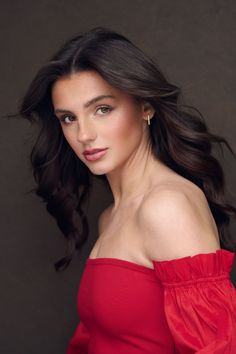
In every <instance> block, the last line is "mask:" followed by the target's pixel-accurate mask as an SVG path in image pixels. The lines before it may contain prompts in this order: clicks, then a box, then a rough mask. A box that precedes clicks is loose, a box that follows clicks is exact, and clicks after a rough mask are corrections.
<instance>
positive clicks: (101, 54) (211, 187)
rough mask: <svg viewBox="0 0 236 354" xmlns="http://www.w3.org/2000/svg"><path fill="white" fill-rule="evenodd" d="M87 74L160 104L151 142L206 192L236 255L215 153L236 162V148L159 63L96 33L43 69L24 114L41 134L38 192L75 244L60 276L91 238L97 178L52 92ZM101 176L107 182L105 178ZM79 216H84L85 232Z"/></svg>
mask: <svg viewBox="0 0 236 354" xmlns="http://www.w3.org/2000/svg"><path fill="white" fill-rule="evenodd" d="M86 70H96V71H97V72H98V73H99V74H100V75H101V76H102V77H103V78H104V79H105V80H106V81H107V82H108V83H109V84H110V85H112V86H114V87H116V88H118V89H121V90H123V91H125V92H127V93H129V94H131V95H133V96H134V97H135V98H136V99H138V100H146V101H147V102H149V103H150V104H151V105H152V106H153V108H154V109H155V115H154V117H153V118H152V119H151V122H150V123H151V124H150V140H151V146H152V151H153V153H154V155H155V156H156V157H157V158H158V159H159V160H160V161H162V162H163V163H165V164H166V165H167V166H168V167H170V168H171V169H172V170H174V171H176V172H177V173H178V174H179V175H181V176H183V177H185V178H187V179H189V180H190V181H192V182H193V183H195V184H196V185H197V186H198V187H200V188H201V189H202V191H203V192H204V194H205V196H206V198H207V201H208V203H209V207H210V209H211V212H212V214H213V217H214V219H215V222H216V224H217V227H218V230H219V236H220V243H221V247H222V248H226V249H228V250H231V251H235V243H234V242H233V239H232V237H231V235H230V233H229V222H230V217H231V216H234V217H235V216H236V208H235V207H234V206H232V205H231V204H229V203H228V202H227V201H226V197H225V190H224V189H225V179H224V173H223V170H222V167H221V165H220V163H219V161H218V160H217V159H216V158H215V157H213V155H212V146H213V143H218V144H219V145H220V143H224V144H225V145H226V146H227V147H228V149H229V150H230V151H231V153H232V154H233V155H234V156H235V154H234V152H233V151H232V149H231V147H230V145H229V144H228V142H227V141H226V139H224V138H223V137H221V136H218V135H214V134H212V133H210V132H209V130H208V128H207V125H206V123H205V121H204V118H203V117H202V115H201V113H200V112H199V111H198V110H197V109H196V108H194V107H191V106H188V105H185V104H183V103H181V98H182V93H181V90H180V88H179V87H177V86H176V85H173V84H171V83H170V82H168V81H167V79H166V78H165V77H164V75H163V74H162V72H161V71H160V69H159V67H158V64H157V63H156V61H155V60H154V59H153V58H150V57H148V56H147V55H146V54H144V53H143V52H142V51H141V50H140V49H139V48H137V47H136V46H135V45H134V44H133V43H132V42H131V41H130V40H128V39H127V38H125V37H124V36H123V35H121V34H119V33H117V32H114V31H112V30H110V29H107V28H104V27H96V28H93V29H91V30H90V31H88V32H85V33H83V34H80V35H77V36H76V37H74V38H72V39H70V40H69V41H67V42H66V43H65V44H64V45H63V46H62V47H61V48H60V50H59V51H58V52H57V53H56V54H55V55H54V56H53V57H52V58H51V59H50V60H49V61H48V62H47V63H46V64H45V65H44V66H43V67H42V68H41V69H40V70H39V71H38V73H37V74H36V76H35V77H34V79H33V81H32V82H31V84H30V86H29V88H28V90H27V92H26V94H25V95H24V97H23V99H22V102H21V106H20V108H19V114H20V115H21V116H22V117H24V118H26V119H27V120H29V121H30V122H37V123H38V124H39V125H40V128H41V129H40V133H39V135H38V138H37V141H36V142H35V145H34V146H33V149H32V151H31V155H30V161H31V164H32V167H33V174H34V178H35V181H36V183H37V188H35V189H33V191H35V193H36V194H37V195H38V196H39V197H41V198H42V199H43V201H44V202H45V203H46V208H47V211H48V212H49V213H50V214H51V215H52V216H53V217H54V218H55V219H56V222H57V225H58V227H59V229H60V230H61V231H62V233H63V234H64V236H65V238H66V241H67V242H66V244H67V247H66V252H65V256H64V257H63V258H62V259H60V260H59V261H57V262H56V263H55V264H54V266H55V269H56V271H59V270H64V269H66V268H67V267H68V265H69V264H70V262H71V260H72V258H73V255H74V253H75V251H76V250H79V249H80V248H81V247H82V245H83V244H84V243H85V241H86V240H87V238H88V233H89V227H88V221H87V217H86V213H85V212H84V203H85V201H86V200H88V197H89V191H90V187H91V173H90V171H89V169H88V168H87V166H86V165H85V164H84V163H83V162H82V161H81V160H80V159H78V157H77V156H76V154H75V153H74V151H73V150H72V149H71V147H70V146H69V144H68V143H67V141H66V139H65V137H64V136H63V133H62V129H61V126H60V123H59V121H58V119H54V113H53V105H52V101H51V87H52V85H53V83H54V82H55V81H56V80H58V79H59V78H60V77H62V76H66V75H69V74H71V73H77V72H81V71H86ZM191 112H192V113H191ZM220 147H221V151H222V146H221V145H220ZM97 177H100V178H103V180H104V181H105V183H107V180H106V177H105V176H104V175H103V176H97ZM75 215H79V220H80V221H81V225H80V227H77V226H76V223H75V220H74V216H75Z"/></svg>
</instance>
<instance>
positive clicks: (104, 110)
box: [96, 106, 112, 113]
mask: <svg viewBox="0 0 236 354" xmlns="http://www.w3.org/2000/svg"><path fill="white" fill-rule="evenodd" d="M99 109H101V110H102V113H107V112H110V111H111V110H112V108H111V107H109V106H101V107H99V108H98V109H97V111H99ZM97 111H96V112H97Z"/></svg>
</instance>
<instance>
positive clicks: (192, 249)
mask: <svg viewBox="0 0 236 354" xmlns="http://www.w3.org/2000/svg"><path fill="white" fill-rule="evenodd" d="M137 222H138V226H139V229H140V231H141V233H142V234H143V235H144V242H145V248H146V252H147V253H148V254H149V257H150V259H172V258H180V257H184V256H191V255H194V254H196V253H200V252H210V251H214V250H215V249H218V248H219V235H218V230H217V226H216V223H215V220H214V218H213V215H212V213H211V210H210V207H209V205H208V202H207V199H206V197H205V195H204V193H203V191H202V190H201V189H200V188H199V187H198V186H196V185H195V184H194V183H192V182H191V181H185V179H181V178H180V179H171V180H169V181H165V182H163V183H162V184H159V185H157V186H154V187H153V188H152V190H151V191H150V192H149V193H148V194H147V196H146V197H145V198H144V199H143V202H142V204H141V205H140V208H139V211H138V218H137Z"/></svg>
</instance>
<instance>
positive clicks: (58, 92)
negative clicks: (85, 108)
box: [51, 70, 133, 106]
mask: <svg viewBox="0 0 236 354" xmlns="http://www.w3.org/2000/svg"><path fill="white" fill-rule="evenodd" d="M51 95H52V103H53V105H54V106H57V105H60V106H73V104H74V102H75V101H76V102H77V104H81V105H84V104H85V103H86V102H87V101H89V100H90V99H91V98H93V97H96V96H99V95H112V96H115V98H116V100H126V101H127V100H133V97H132V96H131V95H129V94H128V93H126V92H124V91H122V90H120V89H118V88H115V87H113V86H111V85H110V84H109V83H108V82H107V81H106V80H104V79H103V77H102V76H101V75H100V74H99V73H98V72H96V71H94V70H90V71H82V72H77V73H73V74H70V75H67V76H63V77H61V78H59V79H58V80H57V81H55V82H54V84H53V86H52V90H51Z"/></svg>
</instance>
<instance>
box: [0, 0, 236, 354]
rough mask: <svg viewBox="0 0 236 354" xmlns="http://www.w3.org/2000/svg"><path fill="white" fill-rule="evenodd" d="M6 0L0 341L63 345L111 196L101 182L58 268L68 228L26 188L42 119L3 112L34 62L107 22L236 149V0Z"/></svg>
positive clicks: (54, 351) (32, 353) (56, 351)
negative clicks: (84, 228)
mask: <svg viewBox="0 0 236 354" xmlns="http://www.w3.org/2000/svg"><path fill="white" fill-rule="evenodd" d="M1 5H2V6H1V21H0V26H1V36H2V41H1V56H0V59H1V92H0V94H1V97H0V98H1V129H0V134H1V139H0V144H1V159H2V161H1V166H2V170H1V174H0V185H1V192H0V193H1V195H0V197H1V198H0V200H1V213H0V216H1V239H0V240H1V244H0V252H1V255H0V273H1V287H0V306H1V308H0V314H1V315H0V328H1V330H0V351H1V353H4V354H13V353H14V354H15V353H17V354H25V353H29V354H42V352H43V353H44V354H62V353H65V350H66V346H67V343H68V340H69V338H70V337H71V335H72V333H73V331H74V329H75V326H76V325H77V322H78V317H77V313H76V294H77V289H78V285H79V280H80V276H81V273H82V270H83V266H84V261H85V259H86V257H87V256H88V254H89V252H90V249H91V247H92V245H93V243H94V241H95V239H96V237H97V226H96V221H97V216H98V214H99V213H100V211H101V210H102V209H103V208H104V207H105V205H106V204H107V203H108V202H109V200H110V196H109V195H107V193H105V191H104V190H103V189H101V186H97V187H96V188H95V190H94V192H93V200H92V202H91V204H90V209H89V210H90V212H89V220H90V225H91V229H92V232H91V235H90V238H89V241H88V243H87V245H86V246H85V247H84V251H83V257H82V258H81V259H79V258H78V257H77V258H76V259H74V261H73V262H72V264H71V266H70V268H69V269H68V270H67V271H66V272H64V273H62V274H57V273H55V271H54V268H53V263H54V262H55V261H56V260H58V259H59V258H60V257H61V256H62V255H63V250H64V241H63V237H62V234H61V233H60V232H59V230H58V229H57V227H56V224H55V222H54V220H53V219H52V218H51V217H50V216H49V215H48V214H47V212H46V210H45V206H44V205H43V204H42V203H41V202H40V200H39V199H38V198H36V197H35V196H34V195H30V194H26V192H27V191H28V190H29V189H31V188H32V187H34V181H33V178H32V173H31V170H30V167H29V162H28V155H29V152H30V148H31V144H32V142H33V141H34V137H35V134H36V132H37V129H36V128H35V127H31V126H30V124H29V123H27V122H25V121H23V120H21V119H20V118H19V119H14V120H7V119H4V118H3V117H2V116H3V115H4V114H6V113H11V112H15V111H16V109H17V107H18V102H19V100H20V98H21V97H22V95H23V94H24V92H25V90H26V88H27V86H28V84H29V83H30V80H31V79H32V77H33V75H34V74H35V72H36V71H37V70H38V69H39V68H40V66H41V65H42V64H43V63H44V62H45V61H46V60H47V59H48V58H49V57H50V56H51V54H53V52H54V51H55V50H56V49H57V48H58V46H59V45H61V44H62V43H63V42H64V40H66V39H67V38H69V37H70V36H72V35H74V34H77V33H79V32H80V31H84V30H88V29H90V28H91V27H95V26H107V27H110V28H112V29H114V30H117V31H120V32H121V33H123V34H124V35H126V36H127V37H128V38H130V39H131V40H132V41H134V43H135V44H136V45H138V46H140V48H142V49H143V50H144V51H146V53H148V54H150V55H151V56H154V57H155V58H157V60H158V62H159V64H160V67H161V68H162V70H163V72H164V73H165V74H166V75H167V78H168V79H169V80H170V81H171V82H173V83H175V84H177V85H179V86H180V87H182V89H183V93H184V96H185V101H186V103H189V104H193V105H195V106H196V107H197V108H198V109H199V110H200V111H201V112H202V114H203V115H204V116H205V119H206V121H207V122H208V124H209V128H210V129H211V130H212V131H213V132H215V133H219V134H222V135H223V136H225V137H226V139H227V140H228V141H229V143H230V144H231V146H232V147H233V149H234V150H235V151H236V143H235V133H236V120H235V111H236V102H235V93H236V71H235V63H236V46H235V39H236V21H235V18H236V2H234V1H227V0H222V1H219V0H214V1H213V0H212V1H210V0H204V1H203V0H202V1H197V0H196V1H193V0H185V1H182V0H179V1H170V0H169V1H167V0H161V1H160V0H156V1H155V0H136V1H135V0H126V1H123V0H122V1H95V0H94V1H91V0H87V1H78V0H77V1H74V0H73V1H65V0H61V1H59V0H53V1H45V0H44V1H43V0H41V1H29V0H21V1H19V0H18V1H9V2H5V3H2V4H1ZM224 151H225V160H224V161H222V163H223V166H224V171H225V174H226V179H227V189H228V192H227V193H228V194H229V197H230V199H231V201H233V202H234V203H235V202H236V185H235V180H236V178H235V177H236V170H235V166H236V165H235V160H234V159H233V157H232V156H231V155H230V153H229V152H228V150H226V149H225V150H224ZM235 231H236V228H235V224H233V225H232V233H234V234H235ZM232 278H233V280H234V281H235V270H234V272H233V273H232Z"/></svg>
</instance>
